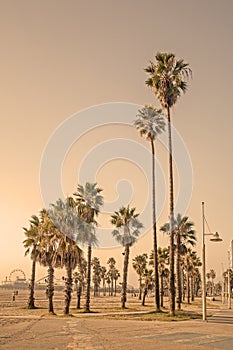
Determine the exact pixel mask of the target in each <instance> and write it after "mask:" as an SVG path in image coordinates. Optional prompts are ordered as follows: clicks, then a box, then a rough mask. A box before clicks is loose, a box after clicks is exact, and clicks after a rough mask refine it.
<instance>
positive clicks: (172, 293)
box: [167, 106, 176, 316]
mask: <svg viewBox="0 0 233 350" xmlns="http://www.w3.org/2000/svg"><path fill="white" fill-rule="evenodd" d="M167 120H168V143H169V192H170V206H169V216H170V255H169V259H170V274H169V294H170V298H169V299H170V315H172V316H173V315H174V314H175V295H176V290H175V271H174V265H175V264H174V190H173V166H172V135H171V117H170V108H169V106H167Z"/></svg>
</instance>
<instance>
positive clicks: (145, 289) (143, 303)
mask: <svg viewBox="0 0 233 350" xmlns="http://www.w3.org/2000/svg"><path fill="white" fill-rule="evenodd" d="M146 295H147V288H144V292H143V296H142V306H145V301H146Z"/></svg>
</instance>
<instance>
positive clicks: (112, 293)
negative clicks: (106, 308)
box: [111, 277, 113, 296]
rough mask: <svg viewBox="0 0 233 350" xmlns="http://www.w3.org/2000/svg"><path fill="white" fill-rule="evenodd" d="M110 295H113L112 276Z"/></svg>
mask: <svg viewBox="0 0 233 350" xmlns="http://www.w3.org/2000/svg"><path fill="white" fill-rule="evenodd" d="M111 296H113V277H111Z"/></svg>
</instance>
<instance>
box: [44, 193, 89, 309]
mask: <svg viewBox="0 0 233 350" xmlns="http://www.w3.org/2000/svg"><path fill="white" fill-rule="evenodd" d="M48 213H49V215H50V218H52V219H53V222H54V223H55V224H56V227H57V228H58V230H59V232H57V233H58V234H57V249H56V251H57V259H60V266H61V267H63V266H64V267H65V269H66V273H67V277H66V278H65V285H66V288H65V310H64V314H66V315H68V314H69V309H70V302H71V297H72V291H73V289H72V285H73V270H74V269H75V268H76V266H77V264H78V263H80V261H81V255H82V251H81V249H80V248H79V247H78V246H77V244H76V242H75V241H74V239H76V238H77V236H78V231H79V227H80V222H81V220H80V218H79V217H78V212H77V210H76V205H75V202H74V200H73V198H72V197H67V198H66V199H65V201H62V200H61V199H59V200H58V201H56V203H55V204H52V205H51V209H50V210H49V211H48Z"/></svg>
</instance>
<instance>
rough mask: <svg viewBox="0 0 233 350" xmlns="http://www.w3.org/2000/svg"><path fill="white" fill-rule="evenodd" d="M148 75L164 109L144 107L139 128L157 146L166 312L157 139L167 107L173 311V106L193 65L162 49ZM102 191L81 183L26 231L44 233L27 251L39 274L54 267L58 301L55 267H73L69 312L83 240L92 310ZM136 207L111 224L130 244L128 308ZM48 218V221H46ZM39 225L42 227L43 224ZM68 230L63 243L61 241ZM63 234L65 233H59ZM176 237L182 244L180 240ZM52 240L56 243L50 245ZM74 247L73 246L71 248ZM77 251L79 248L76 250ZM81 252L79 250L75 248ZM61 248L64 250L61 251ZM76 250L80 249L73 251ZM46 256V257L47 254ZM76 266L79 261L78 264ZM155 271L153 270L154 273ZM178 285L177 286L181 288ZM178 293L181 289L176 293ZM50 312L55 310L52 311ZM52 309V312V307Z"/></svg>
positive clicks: (139, 225)
mask: <svg viewBox="0 0 233 350" xmlns="http://www.w3.org/2000/svg"><path fill="white" fill-rule="evenodd" d="M145 71H146V73H147V74H148V76H149V77H148V79H147V80H146V85H147V86H148V87H149V88H151V89H152V91H153V92H154V94H155V96H156V97H157V98H158V100H159V102H160V105H161V108H155V107H153V106H145V107H143V108H142V109H141V110H139V111H138V115H137V118H136V121H135V126H136V128H137V129H138V130H139V132H140V134H141V135H142V136H145V137H146V138H147V140H148V141H149V142H150V145H151V152H152V209H153V210H152V214H153V217H152V219H153V251H154V252H155V253H154V255H153V266H154V272H153V274H154V280H155V305H156V309H157V311H159V310H160V297H159V293H160V286H159V265H158V248H157V226H156V223H157V218H156V178H155V175H156V169H155V140H156V138H157V137H158V135H159V134H160V133H162V132H163V131H164V129H165V124H166V123H165V120H164V116H163V111H165V115H166V117H167V124H168V144H169V198H170V200H169V201H170V204H169V224H167V225H166V227H165V228H164V230H165V229H166V231H169V235H170V248H169V249H170V250H169V294H170V298H169V300H170V314H171V315H174V312H175V295H176V294H177V296H178V297H177V305H178V308H180V304H181V295H182V294H181V283H180V280H181V273H180V266H181V263H180V261H179V259H180V258H179V257H180V254H179V253H178V254H177V259H176V278H177V281H176V286H175V247H177V251H179V249H181V239H182V237H181V236H180V235H179V234H176V232H177V225H178V224H177V222H176V220H175V217H174V188H173V187H174V186H173V159H172V136H171V107H173V106H174V105H175V104H176V102H177V100H178V98H179V97H180V96H181V94H182V93H183V92H185V91H186V89H187V80H188V78H189V76H190V74H191V70H190V68H189V65H188V64H187V63H185V62H184V60H183V59H180V60H178V59H176V57H175V55H174V54H172V53H161V52H159V53H158V54H157V55H156V56H155V63H154V62H152V61H151V62H150V64H149V66H148V67H146V68H145ZM101 192H102V189H100V188H99V187H98V186H97V184H90V183H86V185H85V186H82V185H78V188H77V192H76V193H74V197H69V198H67V199H66V201H65V202H63V201H61V200H58V201H57V203H55V204H54V205H52V207H51V209H50V210H49V211H48V212H46V211H43V212H44V214H43V215H44V217H45V218H46V220H45V218H44V217H43V215H42V216H41V218H35V217H34V219H35V223H33V220H34V219H33V218H32V220H31V222H30V228H29V230H28V231H27V230H26V229H25V234H26V235H27V234H28V235H29V236H30V234H31V233H29V232H32V231H33V230H34V231H35V232H36V231H37V232H38V233H39V234H38V237H37V238H36V237H35V238H34V239H35V243H32V244H30V242H29V241H30V237H27V238H28V240H29V241H28V242H26V241H27V240H26V241H25V247H26V248H27V249H28V250H27V253H29V252H31V257H32V259H33V261H34V267H33V268H34V270H32V282H31V284H32V285H33V283H34V282H33V275H34V274H35V263H36V261H39V262H40V263H41V264H44V265H45V266H48V267H49V272H48V276H49V277H48V281H49V284H48V296H49V298H50V299H49V300H50V301H52V296H53V283H52V282H51V281H52V279H53V271H54V267H61V266H66V267H67V278H66V294H65V295H66V309H65V313H67V311H68V308H69V303H70V298H71V290H72V270H73V269H74V267H75V266H76V265H77V263H78V261H79V260H80V256H81V250H80V248H78V247H77V244H76V243H77V242H78V244H86V245H87V246H88V254H87V271H86V273H87V276H86V278H87V286H86V305H85V310H86V311H87V312H89V311H90V281H91V261H92V258H91V254H92V246H93V245H94V244H96V243H97V241H96V235H95V230H96V225H97V220H96V218H97V216H98V213H99V211H100V208H101V206H102V205H103V197H102V195H101ZM135 211H136V209H135V208H130V207H129V206H126V207H124V206H123V207H122V208H120V210H119V211H116V212H115V213H114V214H113V215H112V217H111V223H112V224H113V225H114V226H115V230H114V231H113V236H114V237H115V238H116V240H117V241H118V242H120V244H121V245H122V246H123V247H124V268H123V282H122V307H123V308H124V307H125V303H126V296H127V293H126V291H127V274H128V265H129V254H130V247H131V246H132V245H133V244H134V243H135V241H136V239H137V237H138V236H139V233H140V230H141V229H142V227H143V225H142V223H141V222H140V221H139V220H138V215H139V214H138V213H136V212H135ZM44 220H45V221H46V222H44ZM37 225H38V226H37ZM62 233H65V235H64V234H63V241H62V239H61V236H62ZM59 235H60V236H59ZM175 237H176V242H175V240H174V238H175ZM50 243H51V246H50ZM72 244H73V246H74V247H76V250H77V258H76V257H74V256H73V255H70V253H69V248H68V247H69V245H70V247H73V246H72ZM70 249H71V248H70ZM72 249H73V248H72ZM73 250H74V251H75V249H73ZM58 252H59V254H58ZM73 253H74V252H73ZM43 255H44V256H45V257H46V258H43V259H42V256H43ZM75 264H76V265H75ZM148 273H149V272H148ZM175 287H176V288H175ZM176 291H177V293H176ZM33 298H34V295H33V292H31V296H30V303H31V304H30V305H31V307H33V305H34V299H33ZM49 310H50V312H53V310H52V304H51V308H50V309H49ZM51 310H52V311H51Z"/></svg>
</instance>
